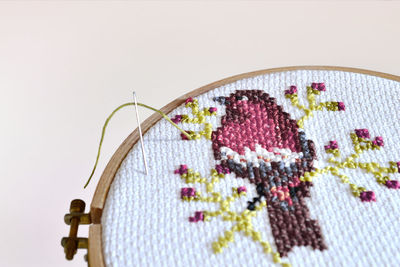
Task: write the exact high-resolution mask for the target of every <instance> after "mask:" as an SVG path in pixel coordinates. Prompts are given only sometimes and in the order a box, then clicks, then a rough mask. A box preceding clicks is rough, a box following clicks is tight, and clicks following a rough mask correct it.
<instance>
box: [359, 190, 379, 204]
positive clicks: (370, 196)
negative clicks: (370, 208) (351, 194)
mask: <svg viewBox="0 0 400 267" xmlns="http://www.w3.org/2000/svg"><path fill="white" fill-rule="evenodd" d="M360 198H361V201H362V202H371V201H376V198H375V193H374V192H373V191H364V192H361V194H360Z"/></svg>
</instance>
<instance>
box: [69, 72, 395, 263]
mask: <svg viewBox="0 0 400 267" xmlns="http://www.w3.org/2000/svg"><path fill="white" fill-rule="evenodd" d="M295 70H325V71H344V72H352V73H360V74H367V75H371V76H377V77H381V78H385V79H390V80H394V81H398V82H400V76H396V75H391V74H387V73H382V72H375V71H370V70H365V69H358V68H347V67H332V66H292V67H283V68H273V69H266V70H260V71H254V72H248V73H244V74H240V75H236V76H232V77H229V78H226V79H223V80H220V81H217V82H214V83H211V84H208V85H206V86H203V87H200V88H198V89H196V90H193V91H191V92H189V93H187V94H185V95H183V96H181V97H179V98H177V99H175V100H174V101H172V102H171V103H169V104H167V105H166V106H164V107H163V108H162V109H161V111H162V112H164V113H165V114H168V113H170V112H171V111H172V110H174V109H175V108H177V107H178V106H180V105H181V104H183V103H184V102H185V100H186V99H187V98H189V97H196V96H199V95H201V94H204V93H206V92H208V91H210V90H213V89H215V88H218V87H220V86H223V85H226V84H230V83H233V82H235V81H238V80H241V79H246V78H250V77H254V76H259V75H264V74H270V73H278V72H285V71H295ZM160 119H162V117H161V115H160V114H157V113H154V114H153V115H152V116H150V117H149V118H148V119H147V120H145V121H144V122H143V123H142V124H141V126H142V131H143V133H146V132H147V131H148V130H149V129H150V128H151V127H152V126H153V125H154V124H155V123H157V122H158V121H159V120H160ZM138 141H139V133H138V129H136V130H134V131H133V132H132V133H131V134H130V135H129V136H128V137H127V138H126V139H125V140H124V142H123V143H122V144H121V145H120V146H119V148H118V149H117V150H116V151H115V153H114V155H113V156H112V158H111V160H110V161H109V162H108V164H107V166H106V168H105V169H104V171H103V174H102V175H101V177H100V181H99V182H98V184H97V187H96V191H95V193H94V196H93V199H92V202H91V205H90V212H89V214H87V217H88V218H87V219H88V220H89V223H91V225H90V227H89V239H88V262H89V265H90V266H99V267H104V266H105V262H104V258H103V249H102V225H101V216H102V212H103V209H104V206H105V203H106V199H107V194H108V191H109V189H110V186H111V183H112V182H113V180H114V177H115V174H116V173H117V171H118V169H119V167H120V165H121V163H122V161H123V160H124V159H125V157H126V155H127V154H128V152H129V151H130V150H131V149H132V147H133V146H134V145H135V144H136V143H137V142H138ZM67 215H68V214H67ZM83 220H85V219H83ZM81 223H84V222H82V219H81ZM86 224H88V222H86Z"/></svg>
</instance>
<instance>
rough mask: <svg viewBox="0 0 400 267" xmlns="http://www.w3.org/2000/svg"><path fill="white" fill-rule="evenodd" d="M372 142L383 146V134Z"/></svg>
mask: <svg viewBox="0 0 400 267" xmlns="http://www.w3.org/2000/svg"><path fill="white" fill-rule="evenodd" d="M372 144H374V145H376V146H383V138H382V136H377V137H375V140H374V141H372Z"/></svg>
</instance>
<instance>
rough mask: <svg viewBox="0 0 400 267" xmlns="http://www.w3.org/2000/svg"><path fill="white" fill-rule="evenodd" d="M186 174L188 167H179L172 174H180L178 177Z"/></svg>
mask: <svg viewBox="0 0 400 267" xmlns="http://www.w3.org/2000/svg"><path fill="white" fill-rule="evenodd" d="M187 172H188V167H187V165H180V166H179V169H177V170H175V171H174V173H175V174H178V173H179V174H180V175H182V174H185V173H187Z"/></svg>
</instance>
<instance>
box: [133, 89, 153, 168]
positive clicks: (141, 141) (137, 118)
mask: <svg viewBox="0 0 400 267" xmlns="http://www.w3.org/2000/svg"><path fill="white" fill-rule="evenodd" d="M133 102H134V103H135V110H136V120H137V124H138V128H139V137H140V144H141V145H142V155H143V161H144V168H145V170H146V175H148V174H149V171H148V169H147V161H146V152H145V151H144V144H143V135H142V127H140V118H139V111H138V104H137V99H136V92H133Z"/></svg>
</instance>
